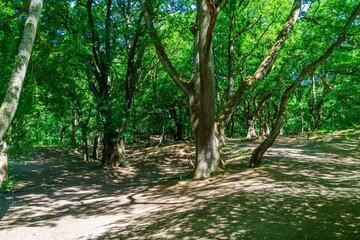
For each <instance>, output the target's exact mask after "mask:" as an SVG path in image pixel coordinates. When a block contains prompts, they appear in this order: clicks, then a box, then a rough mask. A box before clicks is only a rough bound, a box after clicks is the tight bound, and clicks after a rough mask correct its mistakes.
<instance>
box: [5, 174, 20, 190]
mask: <svg viewBox="0 0 360 240" xmlns="http://www.w3.org/2000/svg"><path fill="white" fill-rule="evenodd" d="M18 184H19V183H18V182H17V181H16V180H15V179H14V178H12V177H9V179H8V180H6V181H5V182H3V183H2V184H1V186H0V193H8V192H10V191H12V190H14V188H15V186H16V185H18Z"/></svg>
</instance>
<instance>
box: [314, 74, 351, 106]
mask: <svg viewBox="0 0 360 240" xmlns="http://www.w3.org/2000/svg"><path fill="white" fill-rule="evenodd" d="M314 74H315V75H316V76H318V77H319V78H320V79H321V81H322V82H323V83H324V85H325V86H326V87H327V88H328V89H330V91H332V92H334V93H335V94H336V95H338V96H340V97H343V98H347V99H350V100H354V98H352V97H349V96H345V95H342V94H340V93H337V92H335V91H334V89H333V88H332V87H331V86H330V85H329V84H327V82H326V81H325V79H324V77H322V76H320V75H319V74H317V73H314Z"/></svg>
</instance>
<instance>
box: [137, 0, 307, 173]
mask: <svg viewBox="0 0 360 240" xmlns="http://www.w3.org/2000/svg"><path fill="white" fill-rule="evenodd" d="M140 3H141V7H142V10H143V15H144V19H145V23H146V26H147V29H148V33H149V35H150V37H151V39H152V41H153V44H154V46H155V48H156V51H157V55H158V57H159V59H160V61H161V62H162V64H163V65H164V67H165V69H166V70H167V72H168V73H169V75H170V77H171V78H172V80H173V81H174V82H175V84H176V85H177V86H178V87H179V88H180V89H181V90H182V91H183V92H184V93H185V95H186V96H187V98H188V101H189V108H190V117H191V125H192V131H193V136H194V140H195V146H196V165H195V170H194V173H193V178H195V179H200V178H206V177H209V176H210V175H211V174H212V173H213V172H215V171H216V170H217V169H219V168H222V167H224V162H223V161H222V160H221V157H220V153H219V149H218V147H219V144H218V136H217V134H218V132H224V131H223V130H220V131H219V129H223V128H225V125H226V124H227V122H228V121H229V119H230V117H231V115H232V113H233V112H234V110H235V108H236V107H237V106H238V104H239V103H240V102H241V100H242V96H243V94H244V91H245V90H246V89H247V88H248V86H250V85H251V82H252V81H260V80H262V79H263V78H264V77H265V76H266V75H267V74H268V73H269V72H270V71H271V70H272V67H273V64H274V62H275V60H276V58H277V57H278V55H279V53H280V49H281V46H282V44H283V43H284V42H285V40H286V38H287V37H288V35H289V34H290V32H291V30H292V28H293V26H294V24H295V22H296V20H297V17H298V15H299V13H300V7H301V3H302V1H300V0H296V1H294V5H293V8H292V10H291V12H290V15H289V18H288V19H287V21H286V23H285V25H284V27H283V29H282V30H281V32H280V33H279V35H278V38H277V39H276V41H275V43H274V45H273V47H272V49H271V50H270V52H269V54H268V55H267V57H266V58H265V59H264V61H263V62H262V64H261V65H260V66H259V68H258V69H257V71H255V74H254V75H252V76H248V77H246V78H245V79H244V81H243V82H242V84H241V86H239V87H238V89H237V91H236V92H235V93H234V95H233V96H232V97H231V98H230V99H229V101H228V102H227V104H226V106H225V107H224V108H223V109H222V111H221V113H220V115H219V117H218V119H217V121H216V122H215V87H216V82H215V69H214V68H215V66H214V55H213V46H212V44H213V31H214V27H215V24H216V20H217V16H218V14H219V13H220V12H221V10H222V9H223V7H224V6H225V4H226V1H217V2H216V3H214V2H212V1H205V0H198V1H197V17H196V24H194V26H193V29H192V32H193V34H194V37H195V40H194V53H193V54H194V55H193V56H194V57H193V61H194V74H193V76H192V78H191V80H190V81H185V80H184V79H183V78H182V76H181V75H180V74H179V73H178V72H177V70H176V69H175V67H174V66H173V65H172V63H171V61H170V60H169V58H168V55H167V54H166V51H165V49H164V46H163V45H162V42H161V39H160V37H159V35H158V33H157V30H156V29H155V27H154V24H153V21H152V17H151V14H150V13H151V10H150V8H149V6H148V3H147V2H146V1H145V0H140Z"/></svg>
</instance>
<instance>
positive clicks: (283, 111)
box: [250, 3, 360, 168]
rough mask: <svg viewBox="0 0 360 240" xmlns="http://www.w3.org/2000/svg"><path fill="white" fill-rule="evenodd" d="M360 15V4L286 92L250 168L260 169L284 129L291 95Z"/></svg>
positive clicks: (324, 58)
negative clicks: (262, 161)
mask: <svg viewBox="0 0 360 240" xmlns="http://www.w3.org/2000/svg"><path fill="white" fill-rule="evenodd" d="M359 13H360V3H359V4H358V5H357V6H356V8H355V9H354V11H353V13H352V14H351V16H350V17H349V18H348V20H347V22H346V24H345V26H344V28H343V30H342V32H341V34H340V35H339V36H338V38H337V40H336V41H335V42H334V43H333V44H332V45H331V46H330V47H329V48H328V49H327V50H326V51H325V52H324V53H323V54H322V55H321V56H320V57H319V58H318V59H317V60H315V61H314V62H312V63H311V64H309V65H307V66H306V67H305V68H303V71H302V72H301V74H300V75H299V76H298V77H297V79H296V81H295V82H294V83H293V84H291V85H290V86H289V87H288V88H287V89H286V90H285V92H284V94H283V95H282V98H281V103H280V109H279V114H278V117H277V120H276V124H275V126H274V129H273V130H272V131H271V134H270V135H269V136H268V137H267V138H266V139H265V140H264V141H263V142H262V143H261V144H260V145H259V146H258V147H257V148H256V149H255V150H254V151H253V153H252V155H251V159H250V167H252V168H253V167H259V166H260V163H261V159H262V157H263V155H264V154H265V152H266V150H267V149H268V148H269V147H270V146H271V145H272V144H273V143H274V141H275V139H276V137H277V136H278V135H279V133H280V129H281V128H282V126H283V124H284V120H285V114H286V105H287V101H288V99H289V98H290V96H291V94H292V93H293V92H294V91H295V90H296V89H297V88H298V87H299V86H300V85H301V82H302V81H303V80H304V79H305V77H306V76H307V75H308V74H310V73H311V72H313V71H314V70H315V69H316V68H317V67H318V66H320V65H321V64H322V63H323V62H324V61H325V60H326V59H328V58H329V57H330V56H331V54H333V52H335V50H336V49H337V48H339V47H340V46H341V44H342V43H343V42H344V41H345V40H346V37H347V31H348V29H349V28H350V26H351V25H352V23H353V22H354V21H355V19H356V16H357V15H358V14H359Z"/></svg>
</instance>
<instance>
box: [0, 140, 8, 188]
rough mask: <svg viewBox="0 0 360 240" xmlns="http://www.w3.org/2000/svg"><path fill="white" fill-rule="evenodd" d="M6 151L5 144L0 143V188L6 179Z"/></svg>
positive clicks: (3, 142)
mask: <svg viewBox="0 0 360 240" xmlns="http://www.w3.org/2000/svg"><path fill="white" fill-rule="evenodd" d="M6 151H7V145H6V142H5V141H2V142H0V186H1V184H2V183H3V182H5V181H6V180H7V179H8V159H7V153H6Z"/></svg>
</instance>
